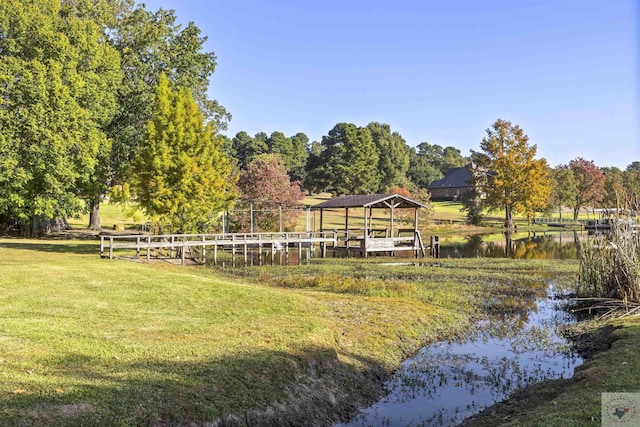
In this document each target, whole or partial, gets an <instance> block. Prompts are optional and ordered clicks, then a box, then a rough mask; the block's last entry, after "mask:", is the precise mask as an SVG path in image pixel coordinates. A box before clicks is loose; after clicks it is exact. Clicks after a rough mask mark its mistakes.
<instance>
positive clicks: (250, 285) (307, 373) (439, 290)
mask: <svg viewBox="0 0 640 427" xmlns="http://www.w3.org/2000/svg"><path fill="white" fill-rule="evenodd" d="M97 253H98V248H97V244H96V242H94V241H68V240H63V241H55V240H51V241H37V240H31V241H30V240H19V239H4V240H0V301H1V302H0V304H2V316H1V317H0V376H1V377H2V382H0V420H2V424H3V425H36V426H54V425H55V426H58V425H83V426H94V425H95V426H98V425H100V426H102V425H175V424H189V423H196V424H203V423H206V422H211V421H215V420H221V419H223V420H226V421H227V422H230V421H233V420H235V421H236V422H237V423H239V424H243V423H246V422H249V423H252V422H254V421H256V420H261V421H264V420H268V421H269V422H270V423H272V424H273V425H280V424H282V423H283V422H285V421H287V422H293V423H294V424H298V425H303V424H307V423H308V422H309V420H316V421H318V420H320V421H319V423H324V424H327V423H331V422H333V421H336V420H338V419H342V420H344V419H346V418H347V417H348V416H349V415H350V414H352V413H353V412H354V411H355V410H356V409H357V408H358V407H359V406H363V405H366V404H368V403H371V401H372V400H374V399H376V398H377V397H378V396H379V395H380V393H381V392H382V390H381V388H380V386H381V381H382V380H383V379H384V378H387V377H388V375H389V374H390V373H391V372H392V371H393V370H394V369H395V368H396V367H397V366H398V365H399V363H400V362H401V361H402V360H404V359H405V358H406V357H408V356H409V355H411V354H413V353H414V352H415V351H416V350H417V349H418V348H419V347H420V346H422V345H424V344H425V343H428V342H434V341H439V340H443V339H446V338H449V337H453V336H456V335H458V334H460V333H462V332H464V331H465V330H466V329H468V327H469V325H470V324H471V323H472V322H474V321H476V320H478V319H479V318H481V317H483V316H485V315H488V314H490V313H491V312H492V310H499V311H501V310H508V311H517V310H524V309H526V308H527V307H526V305H523V301H525V300H526V297H530V296H531V295H532V293H536V292H537V291H538V290H541V289H544V288H545V286H546V283H547V280H549V277H556V280H557V283H558V285H562V286H571V285H572V283H573V282H574V281H575V273H576V271H577V263H576V262H575V261H549V260H542V261H537V260H528V261H518V260H507V259H466V260H465V259H447V260H438V261H437V262H436V261H434V262H427V263H426V264H425V265H417V266H407V265H383V264H384V263H382V262H381V261H383V260H384V259H383V258H375V259H367V260H363V259H326V260H318V262H317V263H314V264H311V265H306V266H288V267H285V266H282V267H275V266H274V267H252V268H248V269H241V270H225V271H222V272H221V271H214V270H212V269H211V268H208V267H206V268H204V267H182V266H175V265H171V264H167V263H160V262H157V263H152V264H144V263H135V262H131V261H124V260H102V259H99V258H98V255H97ZM486 301H492V303H491V304H489V305H487V303H486ZM496 301H501V303H499V304H498V305H496ZM619 334H620V338H619V340H618V341H617V342H616V343H614V347H613V350H612V352H609V353H607V356H606V357H600V358H599V357H596V358H595V359H594V360H593V361H592V362H589V364H588V365H586V368H585V369H584V370H582V371H581V373H579V374H578V375H577V376H576V379H575V382H566V383H562V387H563V388H565V389H563V390H562V393H561V394H558V396H556V395H554V396H553V399H554V401H556V402H557V401H558V400H557V399H561V398H562V399H566V403H567V404H569V403H570V404H575V407H572V410H571V411H565V409H566V408H565V407H563V408H558V407H555V409H554V406H553V405H554V404H553V403H548V404H545V405H546V406H540V408H541V409H540V410H545V411H548V412H547V413H548V414H551V415H549V417H551V418H545V419H549V420H554V419H556V418H553V415H554V414H555V416H556V417H564V416H565V415H566V416H567V417H569V418H562V419H563V420H569V421H571V420H574V421H571V422H573V423H574V424H571V423H567V424H563V423H557V424H553V423H551V424H548V425H598V424H597V423H589V422H586V421H585V417H586V415H587V414H592V413H593V414H596V415H597V414H598V412H597V402H598V401H599V400H598V399H599V392H600V391H608V390H611V391H618V390H626V389H634V387H635V389H637V388H638V386H639V385H640V382H639V381H640V380H638V379H637V378H636V377H635V376H632V375H628V372H637V371H638V369H640V366H638V361H637V360H636V359H637V358H634V357H632V355H633V354H634V352H635V351H637V350H639V349H638V346H640V326H638V325H637V324H634V325H627V327H626V328H624V329H621V330H620V332H619ZM610 354H611V355H612V356H609V355H610ZM611 357H612V358H611ZM610 360H613V361H615V364H614V366H613V368H614V369H612V368H611V366H610V364H609V361H610ZM623 362H625V363H627V365H624V364H623ZM577 390H580V392H579V393H578V392H577ZM562 396H564V397H562ZM541 405H542V404H541ZM269 408H271V409H269ZM554 410H555V412H553V411H554ZM522 413H523V414H524V415H523V416H525V417H526V416H529V417H531V418H524V419H525V420H527V419H528V420H534V419H537V418H536V413H535V412H532V413H531V414H530V415H526V411H523V412H522ZM514 416H515V415H512V417H514ZM510 419H514V418H510ZM557 419H560V418H557ZM252 420H253V421H252ZM494 422H495V420H494ZM489 425H495V424H489ZM514 425H529V424H527V423H526V422H525V423H524V424H517V423H516V424H514Z"/></svg>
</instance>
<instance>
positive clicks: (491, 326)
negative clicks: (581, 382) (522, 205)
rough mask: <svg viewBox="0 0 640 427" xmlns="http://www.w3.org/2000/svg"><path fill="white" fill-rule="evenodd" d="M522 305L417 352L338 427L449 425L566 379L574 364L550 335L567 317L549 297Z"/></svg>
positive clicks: (557, 301) (569, 320)
mask: <svg viewBox="0 0 640 427" xmlns="http://www.w3.org/2000/svg"><path fill="white" fill-rule="evenodd" d="M530 301H533V303H531V302H530V303H527V304H515V305H514V309H513V310H507V311H503V312H498V313H495V315H494V316H493V317H492V318H491V319H490V320H487V321H485V322H482V323H481V324H479V325H478V328H477V329H476V330H474V331H472V332H470V334H469V336H467V337H466V338H465V339H464V340H462V341H458V342H443V343H438V344H434V345H431V346H428V347H425V348H423V349H422V350H420V352H419V353H418V354H417V355H416V356H415V357H414V358H412V359H410V360H407V361H406V362H405V363H404V364H403V366H402V367H401V368H400V369H399V371H398V372H397V373H396V374H395V375H394V377H393V378H392V379H391V381H389V382H388V383H387V388H388V389H389V390H390V393H389V394H388V395H387V396H386V397H385V398H383V399H382V400H380V401H379V402H378V403H376V404H375V405H373V406H371V407H369V408H367V409H364V410H362V411H361V413H360V414H359V415H358V416H357V417H356V418H355V419H354V420H353V421H352V422H350V423H349V424H346V425H347V426H407V425H411V426H452V425H456V424H458V423H460V422H461V421H462V420H463V419H464V418H466V417H469V416H471V415H473V414H475V413H478V412H480V411H481V410H482V409H483V408H485V407H487V406H489V405H491V404H493V403H495V402H498V401H501V400H504V399H505V398H507V397H508V396H509V395H510V394H512V393H513V392H514V391H516V390H518V389H519V388H523V387H527V386H529V385H532V384H535V383H538V382H540V381H543V380H546V379H552V378H561V377H570V376H571V375H573V370H574V368H575V367H576V366H578V365H579V364H580V363H582V360H581V359H580V358H579V357H578V356H577V355H575V354H574V353H572V352H571V350H570V349H569V347H568V345H567V342H566V341H565V340H564V339H563V338H562V337H561V336H559V335H558V334H557V333H556V328H557V326H559V325H562V324H567V323H572V322H575V318H574V317H573V315H571V314H570V313H569V312H567V311H566V310H562V309H561V306H562V304H563V303H564V300H563V299H559V298H557V296H556V295H554V294H553V292H550V293H549V295H544V296H543V297H541V298H537V299H531V300H530ZM525 313H526V314H525Z"/></svg>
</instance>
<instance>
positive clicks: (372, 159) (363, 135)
mask: <svg viewBox="0 0 640 427" xmlns="http://www.w3.org/2000/svg"><path fill="white" fill-rule="evenodd" d="M322 145H323V146H324V150H323V151H322V154H321V155H322V164H323V166H324V168H325V171H326V175H325V176H326V178H327V185H328V188H329V189H331V191H332V192H333V193H335V194H367V193H372V192H374V191H376V189H377V188H378V187H379V184H380V177H379V176H378V158H379V154H378V149H377V147H376V145H375V144H374V143H373V140H372V139H371V133H370V132H369V130H368V129H367V128H361V127H357V126H356V125H354V124H352V123H338V124H337V125H335V126H334V128H333V129H331V130H330V131H329V134H328V135H326V136H323V137H322Z"/></svg>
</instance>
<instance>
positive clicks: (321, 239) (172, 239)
mask: <svg viewBox="0 0 640 427" xmlns="http://www.w3.org/2000/svg"><path fill="white" fill-rule="evenodd" d="M336 243H337V234H336V232H333V231H309V232H294V233H224V234H163V235H151V234H149V235H124V236H118V235H109V236H104V235H103V236H100V256H101V257H102V258H109V259H113V258H114V257H116V256H118V255H117V254H116V252H118V253H122V252H123V251H124V252H128V255H129V256H131V255H134V256H135V257H136V258H140V255H141V254H144V256H145V257H146V259H147V261H150V260H151V258H152V252H155V253H156V254H157V253H159V252H160V251H164V252H165V254H164V256H165V257H168V258H178V259H181V260H182V261H183V262H184V261H185V259H186V257H187V253H189V254H191V256H193V254H194V253H195V252H197V254H198V258H200V261H201V262H203V263H204V262H206V259H207V252H208V250H209V251H210V250H212V251H213V262H214V263H217V261H218V252H219V251H223V250H227V251H230V252H231V253H232V255H233V256H235V255H236V254H238V253H241V254H242V255H243V256H244V259H245V262H246V260H247V258H248V254H249V250H250V249H268V250H271V252H272V253H274V252H275V251H276V250H279V249H283V250H285V251H287V252H288V251H289V250H290V249H293V250H295V249H297V250H298V253H299V256H301V255H302V249H303V247H314V246H315V245H318V246H319V247H320V250H321V256H322V257H323V258H324V257H325V256H326V249H327V247H328V246H330V247H334V246H336ZM134 251H135V254H134Z"/></svg>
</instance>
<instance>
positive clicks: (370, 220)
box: [311, 194, 426, 257]
mask: <svg viewBox="0 0 640 427" xmlns="http://www.w3.org/2000/svg"><path fill="white" fill-rule="evenodd" d="M420 208H426V206H425V205H424V204H422V203H420V202H417V201H415V200H412V199H410V198H408V197H405V196H402V195H400V194H369V195H352V196H339V197H334V198H332V199H329V200H327V201H325V202H322V203H319V204H317V205H314V206H311V210H314V211H320V231H325V226H324V212H325V211H326V210H328V209H331V210H335V209H344V229H334V230H333V231H336V232H338V233H339V234H340V236H339V239H338V240H339V246H338V248H342V249H345V250H346V251H347V252H350V251H355V252H360V253H361V254H362V256H364V257H367V255H368V254H369V253H372V252H390V253H395V252H397V251H414V253H415V255H416V256H418V252H420V253H421V254H422V256H425V248H424V244H423V242H422V237H421V236H420V230H418V219H419V218H418V211H419V209H420ZM350 209H352V210H354V209H362V211H363V217H362V219H363V227H362V228H349V210H350ZM374 209H375V210H378V211H379V210H386V211H388V212H389V216H388V223H387V224H388V225H387V226H386V227H382V228H381V227H379V226H377V227H376V226H374V222H375V221H374V217H373V212H374ZM398 209H413V211H414V215H413V218H414V219H413V228H401V227H398V228H396V227H395V220H394V219H395V213H396V211H397V210H398ZM380 222H381V221H380V220H379V219H378V221H377V224H378V225H379V224H380ZM327 231H328V230H327Z"/></svg>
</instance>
